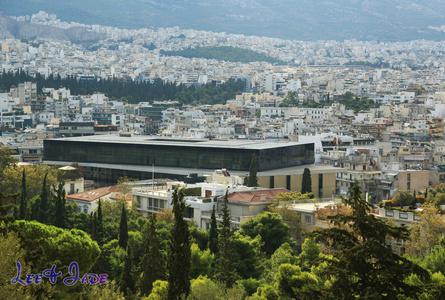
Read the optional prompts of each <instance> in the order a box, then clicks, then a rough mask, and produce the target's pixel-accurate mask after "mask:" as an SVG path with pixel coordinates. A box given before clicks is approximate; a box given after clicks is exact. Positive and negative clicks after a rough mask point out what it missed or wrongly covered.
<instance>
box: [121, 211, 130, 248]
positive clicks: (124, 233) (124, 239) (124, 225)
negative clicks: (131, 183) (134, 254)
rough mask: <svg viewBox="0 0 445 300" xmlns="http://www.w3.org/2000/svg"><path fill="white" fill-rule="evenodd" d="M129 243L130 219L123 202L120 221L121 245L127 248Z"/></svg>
mask: <svg viewBox="0 0 445 300" xmlns="http://www.w3.org/2000/svg"><path fill="white" fill-rule="evenodd" d="M127 244H128V220H127V209H126V208H125V203H123V204H122V211H121V221H120V223H119V246H121V247H122V248H123V249H127Z"/></svg>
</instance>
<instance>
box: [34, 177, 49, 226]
mask: <svg viewBox="0 0 445 300" xmlns="http://www.w3.org/2000/svg"><path fill="white" fill-rule="evenodd" d="M47 177H48V173H46V174H45V176H44V177H43V181H42V191H41V193H40V201H39V206H38V218H37V221H39V222H40V223H47V222H48V208H49V199H48V198H49V188H48V184H47Z"/></svg>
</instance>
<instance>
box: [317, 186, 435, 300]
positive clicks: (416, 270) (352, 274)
mask: <svg viewBox="0 0 445 300" xmlns="http://www.w3.org/2000/svg"><path fill="white" fill-rule="evenodd" d="M349 194H350V195H349V197H348V198H346V199H344V202H345V204H346V205H348V206H350V207H351V208H352V214H351V215H336V216H331V217H328V218H329V219H330V220H331V222H332V223H333V224H335V225H337V226H334V227H332V228H329V229H324V230H319V231H316V232H314V233H313V234H312V236H313V237H314V238H315V239H316V240H317V241H318V242H321V243H322V244H323V245H324V247H326V248H327V249H328V251H329V252H330V254H331V255H333V257H334V258H333V259H328V260H327V263H328V265H327V267H326V268H325V270H324V273H325V274H326V275H327V276H333V278H335V280H334V281H333V282H332V288H331V292H332V293H333V295H334V298H336V299H346V298H347V299H351V298H354V299H357V298H359V299H400V298H398V297H400V295H403V297H404V298H405V299H406V298H412V299H416V298H417V296H416V295H417V292H418V289H417V288H416V287H413V286H410V285H408V284H407V283H406V282H405V279H406V278H407V277H408V276H409V275H410V274H415V275H418V276H420V277H421V278H428V277H429V275H428V272H426V271H425V270H424V269H422V268H420V267H419V266H417V265H416V264H414V263H412V262H411V261H409V260H407V259H406V258H404V257H402V256H399V255H397V254H395V253H394V252H393V251H392V249H391V246H390V245H388V241H389V240H392V239H394V240H404V239H406V238H407V236H408V233H407V230H406V229H405V228H403V227H396V226H391V225H388V224H387V223H385V222H384V221H383V220H380V219H377V218H376V217H375V216H374V215H372V214H369V211H370V206H369V204H368V203H367V202H366V200H364V199H363V198H362V192H361V190H360V187H359V185H358V183H357V182H356V183H354V184H353V185H352V187H351V189H350V192H349Z"/></svg>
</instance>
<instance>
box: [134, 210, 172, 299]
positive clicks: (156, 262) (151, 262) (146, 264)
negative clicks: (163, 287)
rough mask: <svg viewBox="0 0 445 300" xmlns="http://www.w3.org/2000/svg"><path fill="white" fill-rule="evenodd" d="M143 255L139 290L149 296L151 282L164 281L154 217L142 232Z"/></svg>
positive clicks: (159, 244)
mask: <svg viewBox="0 0 445 300" xmlns="http://www.w3.org/2000/svg"><path fill="white" fill-rule="evenodd" d="M143 239H144V254H143V257H142V260H141V270H142V277H141V282H140V289H141V293H142V294H143V295H148V294H150V292H151V290H152V288H153V282H155V281H156V280H161V279H164V277H165V271H166V270H165V265H164V259H163V255H162V252H161V243H160V241H159V237H158V234H157V232H156V217H155V215H152V216H151V217H150V220H149V222H148V224H147V226H146V228H145V230H144V236H143Z"/></svg>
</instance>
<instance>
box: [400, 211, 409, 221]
mask: <svg viewBox="0 0 445 300" xmlns="http://www.w3.org/2000/svg"><path fill="white" fill-rule="evenodd" d="M399 218H400V219H404V220H407V219H408V213H407V212H400V213H399Z"/></svg>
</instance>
